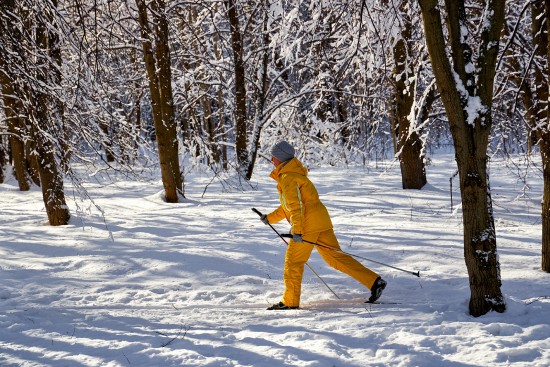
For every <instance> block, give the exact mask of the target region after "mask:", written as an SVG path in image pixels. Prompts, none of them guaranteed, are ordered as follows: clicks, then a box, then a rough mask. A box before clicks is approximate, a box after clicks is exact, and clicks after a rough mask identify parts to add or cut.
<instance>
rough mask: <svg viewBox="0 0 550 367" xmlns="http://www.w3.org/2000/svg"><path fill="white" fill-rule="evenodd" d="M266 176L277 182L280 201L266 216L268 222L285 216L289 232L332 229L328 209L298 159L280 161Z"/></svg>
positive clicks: (302, 232) (311, 231)
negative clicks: (289, 227)
mask: <svg viewBox="0 0 550 367" xmlns="http://www.w3.org/2000/svg"><path fill="white" fill-rule="evenodd" d="M269 176H270V177H271V178H273V179H274V180H275V181H277V191H279V199H280V201H281V205H280V206H279V207H278V208H277V209H276V210H275V211H273V212H271V213H269V214H268V215H267V219H268V221H269V223H277V222H279V221H280V220H282V219H284V218H286V220H287V221H288V222H289V223H290V225H291V226H292V229H291V233H296V234H302V235H303V234H307V233H313V232H322V231H326V230H327V229H331V228H332V221H331V220H330V216H329V214H328V211H327V209H326V208H325V206H324V205H323V203H321V201H320V200H319V194H318V193H317V189H316V188H315V186H314V185H313V183H312V182H311V181H310V180H309V179H308V178H307V169H306V168H305V167H304V166H303V165H302V163H301V162H300V161H299V160H298V158H292V159H291V160H289V161H287V162H284V163H282V164H280V165H279V166H278V167H277V168H275V169H274V170H273V171H272V172H271V174H270V175H269Z"/></svg>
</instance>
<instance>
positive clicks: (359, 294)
mask: <svg viewBox="0 0 550 367" xmlns="http://www.w3.org/2000/svg"><path fill="white" fill-rule="evenodd" d="M431 159H432V162H431V165H430V166H429V167H428V182H429V184H428V185H427V186H426V187H425V188H424V189H423V190H406V191H404V190H402V189H401V178H400V172H399V167H398V165H397V164H391V163H386V164H378V165H377V166H376V167H375V165H374V164H371V165H369V166H367V167H354V168H334V167H322V168H315V169H313V170H312V171H311V172H310V178H311V179H312V181H313V182H314V183H315V184H316V186H317V189H318V191H319V193H320V196H321V199H322V200H323V202H324V203H325V205H326V206H327V208H328V210H329V212H330V213H331V216H332V219H333V223H334V226H335V232H336V235H337V236H338V238H339V240H340V244H341V246H342V249H343V250H344V251H347V252H351V253H354V254H358V255H360V256H363V257H366V258H370V259H374V260H377V261H381V262H384V263H387V264H391V265H393V266H397V267H401V268H404V269H409V270H411V271H420V275H421V277H420V278H417V277H415V276H412V275H409V274H406V273H403V272H399V271H396V270H393V269H390V268H386V267H382V266H379V265H377V264H373V263H368V262H366V261H361V262H362V263H363V264H365V265H366V266H368V267H370V268H371V269H373V270H375V271H377V272H379V273H380V274H382V276H383V277H384V278H385V279H386V280H387V281H388V286H387V288H386V290H385V292H384V294H383V296H382V298H381V301H385V302H388V304H374V305H367V304H363V303H362V301H363V300H364V299H365V298H366V297H368V295H369V291H368V290H367V289H365V288H363V287H362V286H361V285H359V284H358V283H357V282H356V281H355V280H353V279H351V278H349V277H348V276H346V275H345V274H342V273H339V272H338V271H335V270H334V269H332V268H330V267H329V266H327V264H326V263H325V262H324V261H323V260H322V259H321V257H320V256H319V254H318V253H317V252H316V251H315V250H314V252H313V254H312V256H311V258H310V261H309V264H310V265H311V266H312V268H313V269H315V271H316V272H318V273H319V274H320V276H321V277H322V278H323V279H324V280H325V281H326V282H327V283H328V284H329V285H330V286H331V287H332V288H333V289H334V291H335V292H336V293H337V294H338V295H339V297H340V298H341V300H338V299H336V298H335V297H334V296H333V295H332V294H331V293H330V292H329V291H328V290H327V289H326V288H325V286H324V285H323V284H322V283H321V282H320V281H319V280H318V279H317V278H316V277H315V275H314V274H313V273H312V272H310V271H309V270H308V269H307V268H306V270H305V273H304V282H303V288H302V303H301V309H299V310H292V311H267V310H266V309H265V308H266V307H267V306H269V305H270V304H272V303H276V302H278V301H280V296H281V294H282V291H283V281H282V269H283V261H284V251H285V244H284V243H283V242H282V241H281V240H280V239H278V238H277V236H276V235H275V233H274V232H273V231H271V229H270V228H269V227H267V226H265V225H263V224H262V223H261V221H260V220H259V219H258V216H257V215H256V214H255V213H253V212H252V211H251V208H252V207H256V208H258V209H259V210H260V211H262V212H267V211H271V210H273V209H275V208H276V206H277V205H278V197H277V193H276V187H275V182H274V181H273V180H271V179H270V178H269V177H268V174H269V170H270V167H268V166H267V165H265V166H261V167H259V168H258V169H257V171H256V173H255V175H254V177H253V180H252V183H253V185H254V186H255V188H254V189H247V190H244V191H243V190H236V189H234V190H229V191H227V190H225V189H224V186H223V185H222V184H220V183H219V182H217V183H212V184H210V185H209V186H208V189H207V190H206V192H205V194H204V197H203V196H202V195H203V192H204V190H205V187H206V186H207V185H208V184H209V182H210V180H211V177H207V175H205V174H188V175H187V176H186V194H187V200H186V201H184V202H182V203H178V204H167V203H165V202H163V201H162V200H161V194H160V193H159V191H160V190H161V188H162V184H161V182H160V181H159V179H158V177H157V178H155V179H154V180H153V181H152V182H151V181H149V182H147V181H138V180H131V179H119V180H118V181H117V182H116V183H111V182H110V181H108V180H107V178H106V177H105V178H104V179H102V180H100V181H95V182H94V183H88V184H86V188H87V190H88V192H89V193H90V195H91V197H92V198H93V200H94V201H95V203H96V204H97V205H98V206H99V207H100V208H101V210H102V211H103V214H102V213H101V212H100V211H99V210H98V209H97V208H96V207H94V206H93V205H90V203H89V202H87V201H82V200H81V199H80V194H78V193H76V191H75V194H74V195H71V194H69V195H67V198H68V201H69V205H70V208H71V212H72V219H71V224H70V225H68V226H63V227H51V226H48V225H47V224H46V214H45V211H44V205H43V203H42V196H41V192H40V189H38V188H34V189H33V190H32V191H30V192H19V191H18V189H17V184H16V182H15V181H14V180H13V179H10V180H8V182H6V183H4V184H1V185H0V208H1V209H0V279H1V281H0V282H1V283H0V365H1V366H25V367H28V366H71V367H83V366H110V367H114V366H155V367H164V366H167V367H169V366H254V367H263V366H266V367H274V366H304V367H305V366H308V367H309V366H319V367H320V366H338V367H342V366H380V367H382V366H404V367H409V366H422V367H430V366H433V367H458V366H518V367H519V366H529V367H547V366H549V365H550V325H549V323H550V316H549V315H550V288H549V286H548V285H549V284H550V274H546V273H543V272H542V271H541V270H540V262H541V261H540V260H541V259H540V257H541V255H540V253H541V245H540V241H541V240H540V237H541V221H540V201H541V197H542V176H541V174H540V172H539V171H538V170H536V169H532V168H530V169H526V168H525V167H524V166H523V165H522V164H520V163H517V162H516V163H517V166H514V165H513V164H512V163H511V162H509V161H508V162H504V161H502V160H495V161H494V162H492V163H491V185H492V194H493V200H494V211H495V218H496V220H495V221H496V228H497V241H498V251H499V256H500V263H501V271H502V280H503V284H502V290H503V293H504V294H505V296H506V301H507V311H506V312H505V313H503V314H499V313H494V312H493V313H489V314H487V315H485V316H482V317H478V318H474V317H471V316H469V315H468V301H469V286H468V276H467V271H466V267H465V263H464V257H463V239H462V232H463V231H462V222H461V211H460V205H459V204H460V194H459V190H458V179H457V178H455V179H454V180H453V201H454V205H455V208H454V209H452V208H451V195H450V191H449V178H450V177H451V176H452V174H453V172H454V171H455V163H454V160H453V157H452V155H448V154H447V155H440V156H434V157H432V158H431ZM514 167H515V168H514ZM96 178H97V176H96ZM72 189H73V187H72V185H71V183H70V182H67V183H66V191H67V193H72ZM275 227H276V228H277V229H278V230H279V231H281V232H285V231H287V230H288V225H287V224H286V223H279V224H277V225H275Z"/></svg>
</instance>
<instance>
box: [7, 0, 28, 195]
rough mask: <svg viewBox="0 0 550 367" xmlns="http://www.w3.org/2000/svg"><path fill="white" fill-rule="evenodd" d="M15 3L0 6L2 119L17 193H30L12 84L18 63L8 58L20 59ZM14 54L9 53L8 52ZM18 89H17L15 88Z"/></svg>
mask: <svg viewBox="0 0 550 367" xmlns="http://www.w3.org/2000/svg"><path fill="white" fill-rule="evenodd" d="M15 14H16V3H15V0H6V1H2V2H0V16H1V19H0V30H1V33H2V37H3V38H4V41H3V45H4V47H3V48H2V49H0V84H1V86H2V96H3V101H4V114H5V115H6V122H7V125H8V126H7V131H8V134H9V144H10V148H11V155H12V159H13V165H14V170H15V177H16V179H17V182H18V184H19V190H21V191H27V190H29V189H30V186H31V185H30V184H31V182H30V177H29V167H28V163H27V158H26V152H25V143H24V138H25V136H27V135H28V133H27V128H26V125H25V122H24V121H23V119H22V116H23V115H24V114H23V106H22V103H21V89H20V86H21V82H20V83H19V85H18V84H17V83H16V81H15V79H14V76H16V75H18V74H19V73H17V72H16V70H15V69H16V65H18V64H19V62H18V61H19V60H17V59H14V58H13V57H10V55H13V54H14V53H15V54H16V55H21V54H22V50H21V48H20V45H21V42H22V36H21V34H20V31H19V29H18V28H17V26H16V24H17V23H18V21H17V17H16V16H15ZM7 47H9V48H10V49H11V50H13V51H15V52H10V49H7ZM18 87H19V88H18Z"/></svg>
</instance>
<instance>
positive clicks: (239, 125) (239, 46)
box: [225, 0, 248, 171]
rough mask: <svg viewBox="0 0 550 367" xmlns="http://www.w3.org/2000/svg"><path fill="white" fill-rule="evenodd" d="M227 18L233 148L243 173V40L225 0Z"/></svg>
mask: <svg viewBox="0 0 550 367" xmlns="http://www.w3.org/2000/svg"><path fill="white" fill-rule="evenodd" d="M225 5H226V7H227V18H228V20H229V28H230V31H231V46H232V49H233V67H234V74H235V148H236V154H237V164H238V166H239V171H244V170H245V169H246V168H247V167H246V164H247V163H248V149H247V131H246V130H247V122H246V120H247V116H246V85H245V70H244V56H243V52H244V50H243V40H242V34H241V30H240V27H239V15H238V13H237V8H236V4H235V1H234V0H226V1H225Z"/></svg>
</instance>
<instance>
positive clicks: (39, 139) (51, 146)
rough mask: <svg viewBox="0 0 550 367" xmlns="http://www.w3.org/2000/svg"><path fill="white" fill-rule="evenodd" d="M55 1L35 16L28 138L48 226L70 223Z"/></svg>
mask: <svg viewBox="0 0 550 367" xmlns="http://www.w3.org/2000/svg"><path fill="white" fill-rule="evenodd" d="M56 11H57V0H51V2H50V6H45V7H43V8H41V9H40V10H38V9H37V13H36V18H35V19H36V46H37V52H36V55H37V62H36V69H35V73H36V86H35V88H34V89H33V90H34V96H33V97H34V98H33V99H34V100H35V101H36V102H35V104H34V106H33V107H34V108H32V110H31V116H32V118H31V137H32V139H33V140H34V142H35V148H36V151H37V155H38V159H39V165H38V172H39V174H40V184H41V185H40V186H41V187H42V197H43V199H44V204H45V206H46V212H47V214H48V220H49V222H50V225H53V226H57V225H65V224H68V223H69V219H70V212H69V209H68V206H67V204H66V201H65V193H64V185H63V174H62V172H61V170H60V164H59V162H58V159H57V156H60V155H61V153H60V149H59V139H56V138H55V137H57V136H60V132H61V131H62V128H61V121H62V113H63V112H62V106H61V104H60V103H59V100H58V99H56V97H55V93H52V92H53V91H55V90H56V89H58V88H59V86H60V85H61V80H60V79H61V75H60V70H61V51H60V47H61V46H60V42H59V36H58V29H57V22H55V21H54V14H55V13H56Z"/></svg>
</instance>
